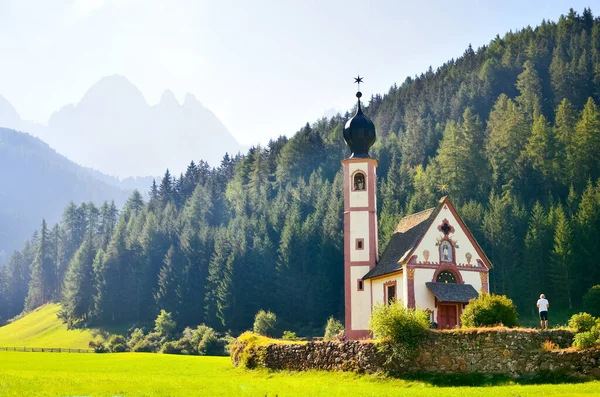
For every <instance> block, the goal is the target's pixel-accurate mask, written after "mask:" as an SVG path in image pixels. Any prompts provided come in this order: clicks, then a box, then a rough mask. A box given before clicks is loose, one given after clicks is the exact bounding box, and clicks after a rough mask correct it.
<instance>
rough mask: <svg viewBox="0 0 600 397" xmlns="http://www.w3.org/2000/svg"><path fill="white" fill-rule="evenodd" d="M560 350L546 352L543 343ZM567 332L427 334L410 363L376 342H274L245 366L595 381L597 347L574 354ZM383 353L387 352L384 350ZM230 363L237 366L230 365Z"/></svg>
mask: <svg viewBox="0 0 600 397" xmlns="http://www.w3.org/2000/svg"><path fill="white" fill-rule="evenodd" d="M547 340H549V341H552V342H554V343H556V344H558V345H559V346H560V347H561V348H562V349H558V350H554V351H545V350H543V349H542V348H541V346H542V344H543V343H544V342H545V341H547ZM572 340H573V334H572V333H571V332H569V331H563V330H555V331H545V332H544V331H542V332H540V331H533V330H501V331H497V330H476V331H473V332H469V331H464V330H458V331H451V332H439V331H429V332H427V335H426V337H425V339H424V340H423V342H422V343H421V344H420V346H419V348H418V349H417V350H416V352H415V353H414V354H413V355H412V356H411V358H409V359H405V360H399V359H396V360H388V358H389V349H390V346H389V345H387V344H379V343H375V342H363V341H348V342H309V343H307V344H292V345H280V344H273V345H269V346H262V347H258V348H256V349H254V350H253V351H252V352H251V353H250V354H251V355H252V357H251V360H250V362H252V363H254V364H255V365H258V366H263V367H266V368H270V369H286V370H296V371H303V370H309V369H320V370H338V371H355V372H367V373H372V372H378V371H393V372H396V373H411V372H425V373H443V374H455V373H475V372H477V373H487V374H508V375H511V376H519V375H522V374H527V373H534V372H537V371H540V370H545V371H551V372H567V373H573V374H579V375H591V376H595V377H599V378H600V368H599V363H600V349H587V350H582V351H574V350H572V349H564V348H567V347H568V346H570V345H571V343H572ZM386 349H387V351H388V353H386V352H385V351H386ZM235 360H236V359H235V358H234V364H236V365H237V364H239V363H237V362H235Z"/></svg>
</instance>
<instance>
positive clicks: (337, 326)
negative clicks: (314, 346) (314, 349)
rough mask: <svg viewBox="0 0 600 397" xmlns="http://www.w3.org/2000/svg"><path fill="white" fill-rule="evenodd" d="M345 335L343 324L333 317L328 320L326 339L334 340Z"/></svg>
mask: <svg viewBox="0 0 600 397" xmlns="http://www.w3.org/2000/svg"><path fill="white" fill-rule="evenodd" d="M343 333H344V326H343V325H342V323H341V322H340V321H338V320H336V319H335V318H333V316H331V317H329V320H327V324H325V335H324V339H325V340H333V339H336V338H337V337H339V336H341V335H342V334H343Z"/></svg>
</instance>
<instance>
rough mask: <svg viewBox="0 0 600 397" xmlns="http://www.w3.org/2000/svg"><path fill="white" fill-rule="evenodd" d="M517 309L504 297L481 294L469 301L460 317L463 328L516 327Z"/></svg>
mask: <svg viewBox="0 0 600 397" xmlns="http://www.w3.org/2000/svg"><path fill="white" fill-rule="evenodd" d="M518 316H519V315H518V314H517V309H516V307H515V305H514V303H513V301H512V300H511V299H510V298H508V297H507V296H505V295H493V294H485V293H482V294H481V295H479V297H478V298H475V299H471V300H470V301H469V304H468V305H467V307H466V309H465V310H464V311H463V314H462V315H461V316H460V319H461V321H462V324H463V326H465V327H493V326H497V325H504V326H505V327H509V328H510V327H514V326H516V325H517V318H518Z"/></svg>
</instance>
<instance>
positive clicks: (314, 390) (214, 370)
mask: <svg viewBox="0 0 600 397" xmlns="http://www.w3.org/2000/svg"><path fill="white" fill-rule="evenodd" d="M480 383H481V382H480V381H479V382H478V384H480ZM491 383H492V385H489V386H477V387H469V386H459V387H444V386H436V385H435V382H430V381H424V380H400V379H391V378H385V377H381V376H373V375H357V374H352V373H336V372H316V371H313V372H303V373H292V372H268V371H266V370H253V371H250V370H244V369H241V368H234V367H232V365H231V362H230V360H229V358H227V357H198V356H176V355H165V354H152V353H117V354H75V353H71V354H69V353H22V352H0V396H15V397H16V396H19V397H24V396H152V397H154V396H276V395H277V396H280V397H283V396H377V397H382V396H438V395H439V396H457V397H464V396H485V397H489V396H559V395H561V396H564V395H568V396H594V395H595V396H600V381H592V382H584V383H566V384H541V385H536V384H531V385H526V384H517V383H513V382H511V381H508V380H504V381H497V380H496V381H494V382H491Z"/></svg>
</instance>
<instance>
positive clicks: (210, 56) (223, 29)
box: [0, 0, 600, 144]
mask: <svg viewBox="0 0 600 397" xmlns="http://www.w3.org/2000/svg"><path fill="white" fill-rule="evenodd" d="M589 5H590V1H589V0H588V1H583V2H582V1H579V0H573V1H571V2H564V1H562V2H561V1H548V0H546V1H532V0H519V1H512V0H509V1H506V0H503V1H498V0H494V1H488V2H485V1H462V2H461V1H447V0H436V1H410V2H407V1H360V2H359V1H348V0H346V1H326V0H321V1H312V0H298V1H286V0H273V1H261V0H256V1H227V0H213V1H201V0H168V1H158V0H75V1H73V0H38V1H32V0H0V95H2V96H4V97H5V98H6V99H8V101H9V102H11V103H12V104H13V106H15V108H16V109H17V111H18V112H19V114H20V115H21V117H22V118H24V119H26V120H34V121H38V122H41V123H46V122H47V121H48V118H49V116H50V114H51V113H52V112H54V111H56V110H58V109H59V108H60V107H61V106H62V105H65V104H67V103H76V102H78V101H79V100H80V99H81V97H82V96H83V94H84V93H85V91H86V90H87V89H88V88H89V87H90V86H91V85H92V84H94V83H95V82H96V81H98V80H99V79H100V78H101V77H103V76H107V75H111V74H115V73H118V74H122V75H124V76H126V77H127V78H128V79H129V80H130V81H131V82H132V83H133V84H135V85H136V86H137V87H138V88H139V89H140V90H141V91H142V93H143V94H144V96H145V97H146V100H147V101H148V102H149V103H150V104H155V103H156V102H158V100H159V98H160V95H161V93H162V92H163V91H164V90H165V89H167V88H169V89H171V90H172V91H173V92H174V93H175V95H176V96H177V98H178V99H179V100H180V101H182V100H183V97H184V95H185V93H186V92H191V93H193V94H195V95H196V97H197V98H198V99H199V100H200V101H201V102H202V103H203V104H204V106H206V107H208V108H210V109H211V110H213V111H214V112H215V113H216V115H217V116H218V117H219V118H220V119H221V120H222V121H223V122H224V123H225V125H226V126H227V127H228V128H229V130H230V131H231V132H232V133H233V134H234V136H235V137H236V138H237V139H238V140H239V141H240V142H242V143H246V144H250V143H257V142H262V143H265V142H267V141H268V140H269V138H272V137H276V136H278V135H281V134H287V135H290V134H292V133H293V132H295V131H296V130H298V129H299V127H301V126H302V125H303V124H304V123H305V122H307V121H311V122H312V121H314V120H315V119H317V118H318V117H320V116H322V115H323V112H324V111H326V110H327V109H331V108H336V109H338V110H346V109H348V108H350V107H351V106H352V105H353V103H354V91H355V87H354V86H353V85H352V81H353V80H352V77H353V76H355V75H356V74H357V73H360V74H361V75H364V76H365V84H364V87H363V89H362V91H363V93H364V94H365V95H366V96H367V97H369V96H370V95H371V94H372V93H385V92H387V90H388V89H389V87H390V86H391V85H392V84H393V83H394V82H397V83H398V84H400V83H401V82H402V81H404V80H405V78H406V76H408V75H411V76H412V75H414V74H416V73H421V72H423V71H425V70H426V68H427V67H429V65H431V66H433V67H434V68H435V67H437V66H439V65H440V64H441V63H443V62H445V61H446V60H448V59H450V58H453V57H457V56H460V55H461V54H462V53H463V52H464V50H465V48H466V47H467V46H468V44H469V43H472V45H473V47H474V48H476V47H478V46H481V45H483V44H487V43H488V42H489V41H490V40H491V39H492V38H493V37H494V36H495V35H496V34H498V33H499V34H503V33H505V32H506V31H508V30H510V29H513V30H514V29H519V28H522V27H524V26H527V25H532V26H535V25H537V24H539V22H541V20H542V19H543V18H546V19H551V20H557V19H558V17H559V16H560V14H566V13H567V12H568V9H569V8H570V7H573V8H574V9H575V10H577V11H578V12H579V13H581V12H582V11H583V8H584V7H586V6H589ZM592 11H593V12H594V11H595V12H596V13H600V8H599V9H597V10H594V9H592Z"/></svg>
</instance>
